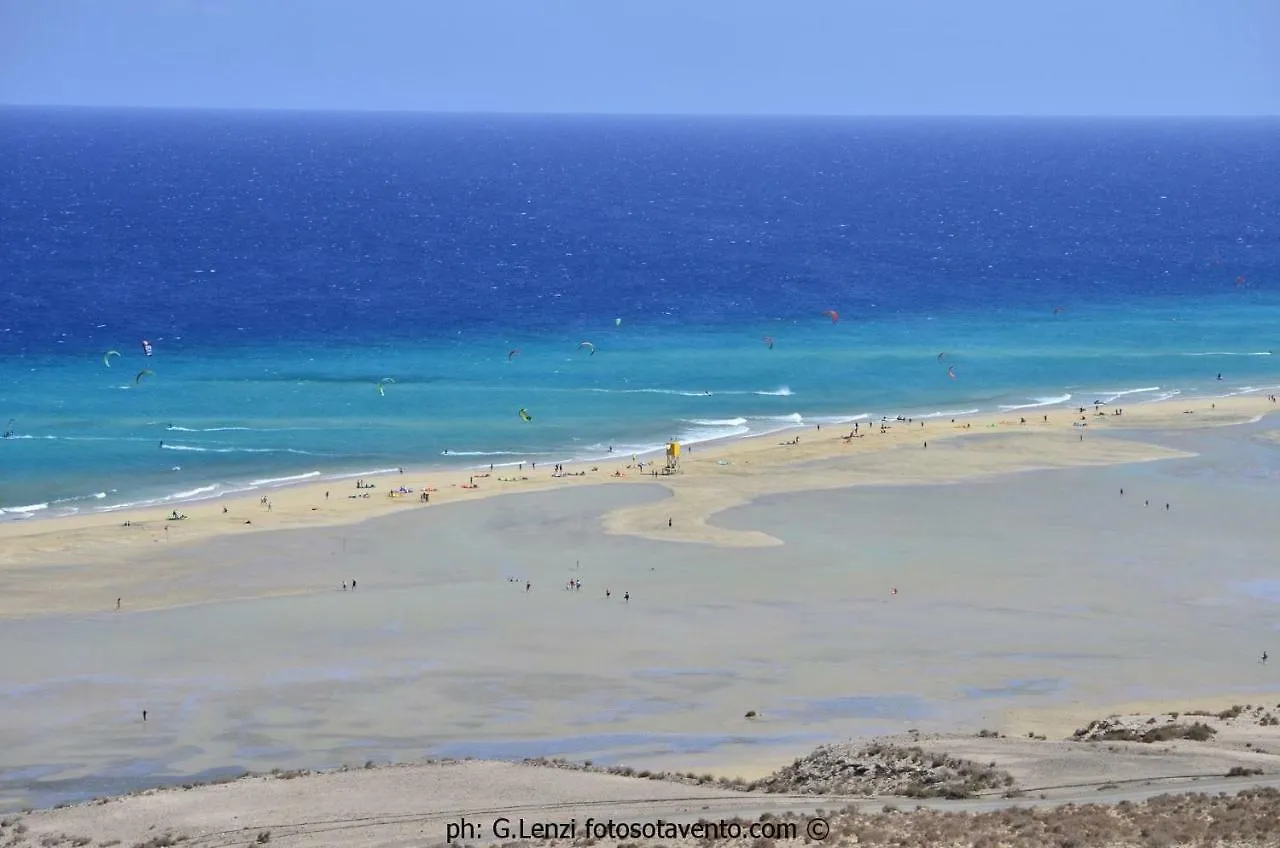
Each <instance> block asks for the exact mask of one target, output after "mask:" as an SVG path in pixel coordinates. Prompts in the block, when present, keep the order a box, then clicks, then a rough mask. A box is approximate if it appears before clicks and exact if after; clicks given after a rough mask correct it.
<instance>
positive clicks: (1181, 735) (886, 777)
mask: <svg viewBox="0 0 1280 848" xmlns="http://www.w3.org/2000/svg"><path fill="white" fill-rule="evenodd" d="M1278 710H1280V707H1266V706H1257V705H1251V704H1245V705H1238V706H1233V707H1230V708H1228V709H1224V710H1221V711H1204V710H1200V711H1194V712H1190V713H1188V712H1181V713H1179V712H1168V713H1158V714H1155V713H1153V714H1134V715H1123V716H1121V715H1112V716H1108V717H1106V718H1103V719H1099V720H1096V721H1093V722H1089V723H1087V724H1086V725H1085V726H1083V727H1081V728H1079V729H1078V730H1077V731H1076V732H1075V733H1074V734H1072V735H1071V736H1070V737H1069V738H1065V739H1056V740H1050V739H1045V738H1043V737H1039V736H1031V737H1026V736H1024V737H1013V738H1011V737H1008V736H1005V735H1003V734H1000V733H997V732H993V731H988V730H984V731H981V732H979V733H973V734H968V735H963V736H954V735H953V736H930V735H922V734H917V733H910V734H906V735H904V736H901V737H895V738H889V739H882V740H873V741H870V742H862V743H855V742H848V743H840V744H834V745H824V746H822V747H820V748H818V749H817V750H815V751H813V752H811V753H810V754H808V755H806V756H804V757H801V758H799V759H797V760H796V761H794V762H793V763H791V764H789V765H787V766H784V767H783V768H781V769H779V770H778V771H776V772H775V773H773V774H772V775H770V776H768V777H766V778H763V779H760V780H756V781H751V782H748V781H743V780H723V779H716V778H713V777H712V776H711V775H697V774H692V773H685V774H667V773H655V772H648V771H636V770H634V769H630V768H626V767H621V766H617V767H601V766H597V765H592V764H589V763H577V764H575V763H570V762H566V761H543V760H531V761H526V762H524V763H515V764H513V763H484V762H453V761H448V762H436V763H426V764H417V765H409V766H395V767H378V768H372V767H370V768H364V769H360V768H354V769H345V770H339V771H334V772H317V773H310V772H279V773H275V774H272V775H263V776H257V777H247V778H243V779H240V780H235V781H230V782H224V783H222V784H220V785H209V786H197V787H187V788H185V789H184V788H176V789H168V790H151V791H148V792H143V793H138V794H137V795H135V796H130V797H126V798H121V799H111V800H106V799H103V800H99V801H95V802H91V803H88V804H82V805H76V806H71V807H66V808H64V809H58V810H50V811H42V812H29V813H24V814H18V815H12V816H9V817H7V818H3V819H0V848H36V846H39V848H64V846H76V847H77V848H79V847H80V846H83V848H110V846H121V848H164V846H176V845H183V846H187V848H212V846H237V848H244V846H257V845H264V844H267V843H270V844H272V845H283V846H294V848H319V846H339V845H340V846H353V847H354V848H361V846H363V848H392V847H393V846H406V848H407V846H411V845H412V846H424V845H444V844H446V842H447V838H446V834H447V831H446V828H447V827H448V826H449V825H450V823H456V822H459V821H464V820H466V821H470V822H472V823H473V824H477V823H478V824H479V827H478V829H477V830H475V831H473V832H468V833H466V834H464V835H463V836H461V837H458V838H455V839H453V844H464V845H468V846H473V847H475V848H478V846H489V845H511V844H519V845H527V846H542V845H551V844H557V845H561V846H563V845H566V844H571V845H576V846H582V848H586V846H594V845H601V846H603V845H623V844H632V845H669V846H671V848H677V846H678V847H679V848H686V846H687V848H695V846H697V848H710V845H711V844H712V843H713V842H714V843H715V844H716V845H721V844H724V845H742V846H750V847H751V848H772V846H773V845H775V844H777V843H782V842H794V841H796V839H793V838H792V837H791V836H788V835H787V833H786V832H785V831H779V828H780V827H782V826H784V825H787V826H789V825H792V824H794V825H795V826H796V828H797V830H796V831H795V834H796V838H798V839H800V840H804V839H805V833H806V830H805V828H807V827H810V826H811V825H812V823H813V822H814V821H816V820H817V819H819V818H820V819H821V821H822V823H823V824H822V827H823V831H822V833H821V834H819V836H820V837H821V838H817V837H815V836H814V834H813V832H811V831H809V832H808V833H809V838H808V840H807V841H808V843H809V844H816V843H818V842H821V844H823V845H824V846H827V845H830V846H837V845H838V846H845V845H873V846H895V848H910V846H920V847H921V848H924V846H930V847H932V846H985V847H986V848H1022V846H1027V848H1031V846H1034V847H1035V848H1042V847H1043V846H1053V848H1071V847H1072V846H1074V848H1130V846H1143V848H1173V846H1215V848H1262V847H1263V846H1275V848H1280V755H1277V754H1272V753H1271V751H1272V750H1276V751H1280V721H1277V719H1276V715H1277V711H1278ZM1197 789H1199V790H1202V791H1200V792H1195V790H1197ZM1175 792H1178V793H1184V794H1172V793H1175ZM1161 793H1165V794H1161ZM873 799H874V800H873ZM824 808H825V809H824ZM499 816H501V817H506V818H507V819H508V820H509V821H511V822H515V821H520V820H527V821H541V822H547V821H568V820H571V819H572V820H576V821H578V822H585V821H586V820H587V819H589V818H591V817H593V816H594V817H596V818H608V817H612V818H615V819H622V820H629V821H632V822H637V821H643V822H654V821H657V820H664V821H667V822H669V823H675V824H677V825H682V826H685V827H686V831H685V832H684V833H680V832H675V833H674V835H672V834H670V833H668V834H666V835H664V836H662V837H655V838H630V837H619V838H607V837H599V836H592V835H588V834H584V833H577V834H574V835H572V836H564V835H562V834H557V835H555V837H554V838H551V837H547V836H546V834H519V833H508V832H502V831H499V830H498V829H497V827H496V825H494V824H493V822H494V821H495V820H496V819H495V817H499ZM700 820H706V821H716V822H720V821H725V822H737V823H741V824H743V825H744V826H746V825H749V824H750V823H752V822H755V823H757V824H759V823H763V824H764V825H765V826H766V831H765V832H760V831H758V830H757V832H756V833H755V834H751V833H750V831H749V830H747V831H744V835H743V836H741V837H731V836H727V835H724V834H719V835H716V836H715V837H714V838H711V837H707V836H705V835H703V836H702V837H701V838H700V837H699V836H698V835H696V834H692V835H691V834H690V833H689V832H688V830H687V827H688V826H689V825H693V824H695V823H697V822H699V821H700ZM486 822H488V824H486Z"/></svg>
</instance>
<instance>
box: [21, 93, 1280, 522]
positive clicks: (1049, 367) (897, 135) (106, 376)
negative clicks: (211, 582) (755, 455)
mask: <svg viewBox="0 0 1280 848" xmlns="http://www.w3.org/2000/svg"><path fill="white" fill-rule="evenodd" d="M1238 278H1243V279H1242V280H1240V279H1238ZM828 310H835V311H837V312H838V313H839V321H838V322H833V321H832V320H831V318H830V317H829V316H828V315H825V314H824V313H826V312H827V311H828ZM1278 328H1280V122H1277V121H1275V120H1251V121H1246V120H1238V121H1172V120H1169V121H1104V120H1095V121H1082V120H1052V121H1051V120H1042V121H1027V120H1021V121H1019V120H994V119H991V120H974V119H966V120H962V119H951V120H940V119H939V120H924V119H919V120H888V119H758V120H757V119H685V118H586V117H582V118H572V117H498V116H470V117H464V116H430V115H386V114H366V115H346V114H306V113H218V112H160V111H158V112H146V111H133V112H129V111H120V112H103V111H92V110H83V111H81V110H40V109H3V110H0V422H8V424H7V427H6V430H9V431H11V432H10V437H9V438H7V439H4V440H0V508H2V510H0V511H3V515H2V516H0V518H8V519H17V518H22V517H29V516H33V515H55V514H65V513H68V512H71V511H75V510H87V509H104V508H112V507H119V506H120V505H123V504H135V503H138V502H142V501H149V500H154V501H160V500H161V499H165V498H171V499H172V498H178V497H182V498H190V497H195V496H210V497H212V496H217V495H219V494H223V493H226V492H229V491H233V490H240V489H246V488H249V487H253V486H258V487H261V486H267V485H274V484H277V483H279V482H282V481H285V480H289V479H299V478H303V477H305V476H308V475H309V476H311V477H319V476H322V475H338V474H344V473H351V474H355V473H360V472H368V471H373V470H377V469H385V468H393V467H397V466H403V465H410V464H430V463H439V464H450V463H465V464H485V465H487V464H488V463H490V462H504V461H511V462H514V461H519V460H521V459H526V458H527V459H533V460H544V461H548V462H550V461H552V460H555V459H568V458H573V457H590V456H598V455H600V454H602V453H603V452H604V451H606V450H607V448H608V447H609V446H610V445H612V446H614V447H615V449H616V450H617V451H619V452H624V453H630V452H635V451H640V450H644V449H648V448H653V447H657V446H659V445H660V444H661V443H662V442H663V441H664V440H665V439H667V438H669V437H672V436H677V437H680V438H682V439H684V440H686V441H690V442H696V441H699V440H706V439H712V438H720V437H735V436H749V435H753V434H760V433H767V432H771V431H777V430H779V429H781V428H787V427H794V426H797V425H799V424H801V423H802V422H809V423H812V422H817V421H836V420H849V419H852V418H854V417H855V416H859V415H870V416H879V415H882V414H888V415H896V414H899V413H903V414H911V415H922V414H930V413H939V414H945V415H953V414H958V413H962V412H967V411H970V410H993V409H996V408H998V407H1001V406H1004V407H1026V408H1032V407H1033V406H1034V405H1037V404H1046V405H1047V404H1056V403H1068V402H1071V403H1076V402H1091V401H1093V400H1095V399H1104V400H1106V399H1116V401H1117V402H1123V403H1127V404H1136V403H1142V402H1146V401H1151V400H1155V399H1158V398H1165V397H1171V396H1175V394H1176V393H1182V394H1183V395H1189V394H1229V393H1231V392H1236V391H1243V390H1247V389H1248V388H1250V387H1266V386H1271V385H1275V384H1277V383H1280V358H1277V357H1272V356H1271V355H1270V353H1271V351H1272V349H1273V348H1277V349H1280V338H1278V335H1280V329H1278ZM766 336H767V337H771V338H772V339H773V345H772V348H771V347H770V346H769V345H768V344H767V343H766V341H765V337H766ZM144 340H146V341H149V342H150V343H151V345H152V349H153V352H154V355H153V356H151V357H146V356H144V354H143V347H142V342H143V341H144ZM584 341H585V342H590V343H591V344H592V345H593V346H594V350H595V353H594V354H592V353H591V348H589V347H584V346H582V345H581V343H582V342H584ZM109 350H116V351H119V353H120V356H118V357H114V356H113V357H110V359H109V361H110V366H109V367H108V366H107V365H106V364H104V354H105V353H106V352H107V351H109ZM513 350H518V351H519V353H518V354H515V355H511V351H513ZM943 352H945V353H946V356H945V357H944V358H942V359H941V360H940V359H939V358H938V355H939V354H940V353H943ZM948 368H953V369H954V372H953V373H954V374H955V377H954V378H952V377H950V376H948V370H947V369H948ZM143 369H148V370H149V371H151V372H152V373H151V374H148V375H144V376H142V377H141V379H139V378H138V374H139V372H141V371H142V370H143ZM1219 373H1221V374H1222V376H1223V380H1222V381H1221V382H1220V381H1218V380H1217V379H1216V377H1217V375H1218V374H1219ZM388 378H390V380H394V382H390V381H387V382H385V383H382V387H381V389H379V383H380V382H381V381H384V380H387V379H388ZM1126 392H1128V393H1130V394H1123V393H1126ZM1120 398H1123V401H1120ZM522 408H523V409H526V410H527V411H528V412H529V414H530V415H531V416H532V420H531V421H524V420H522V418H521V417H520V415H519V410H520V409H522ZM162 441H163V446H161V442H162ZM445 450H447V451H449V454H448V455H447V456H443V455H442V451H445ZM166 502H167V501H166Z"/></svg>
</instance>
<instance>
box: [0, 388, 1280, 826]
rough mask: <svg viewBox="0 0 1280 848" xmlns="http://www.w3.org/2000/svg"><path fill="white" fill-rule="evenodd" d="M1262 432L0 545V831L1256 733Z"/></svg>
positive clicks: (696, 468)
mask: <svg viewBox="0 0 1280 848" xmlns="http://www.w3.org/2000/svg"><path fill="white" fill-rule="evenodd" d="M1106 409H1107V407H1103V410H1106ZM1274 409H1275V405H1274V404H1272V403H1271V402H1270V401H1269V400H1268V399H1267V398H1266V396H1265V395H1262V396H1241V397H1236V398H1227V399H1218V400H1213V401H1210V400H1204V401H1194V402H1192V401H1185V400H1184V401H1182V402H1181V403H1172V404H1170V403H1165V404H1151V405H1148V406H1137V407H1133V408H1125V411H1124V415H1123V416H1119V417H1117V416H1114V415H1110V414H1103V415H1100V416H1095V415H1093V414H1092V409H1090V410H1089V412H1088V413H1087V414H1086V415H1087V417H1086V419H1085V420H1086V421H1087V424H1088V426H1087V427H1080V426H1076V425H1077V424H1078V423H1082V422H1080V415H1079V413H1076V412H1073V411H1071V410H1062V409H1054V410H1032V412H1035V413H1036V415H1035V416H1032V415H1027V416H1026V423H1025V424H1023V423H1021V420H1020V416H1018V415H1016V414H1008V413H1006V414H1004V415H1000V416H989V417H982V416H969V417H965V418H958V419H957V420H956V422H955V423H954V424H953V423H952V422H950V421H949V420H945V419H944V420H939V419H931V420H928V421H926V422H925V424H924V426H923V427H921V426H920V422H919V421H914V422H910V423H908V422H905V421H890V422H887V423H888V424H889V425H890V426H889V429H888V430H887V431H886V432H884V433H883V434H882V433H881V432H880V431H879V426H878V424H879V422H871V423H870V424H868V423H867V422H863V423H862V424H861V426H860V427H859V432H860V433H862V434H865V435H861V436H859V437H858V438H853V439H848V440H846V439H845V438H844V437H845V436H847V435H848V432H849V429H851V428H850V427H843V428H838V427H825V426H824V427H823V428H822V430H821V431H817V430H816V429H807V430H804V431H801V432H797V433H794V434H793V433H788V434H784V435H783V436H782V437H781V438H762V439H755V440H749V441H744V442H734V443H726V444H723V445H706V446H697V447H696V448H695V449H694V451H693V452H692V453H691V454H689V455H687V456H685V457H684V458H683V459H682V462H681V473H680V474H678V475H674V476H671V477H662V478H658V479H654V478H652V477H649V476H646V475H644V474H642V473H640V472H639V471H638V470H637V469H635V468H631V467H628V466H629V465H631V464H632V463H631V460H630V457H625V458H619V459H618V460H616V461H614V462H613V463H596V464H594V465H591V466H586V467H575V466H572V465H570V466H568V467H567V468H566V470H567V471H568V472H570V473H571V474H576V473H578V472H585V474H584V475H583V476H564V477H555V476H553V474H552V469H551V468H550V467H544V466H543V465H542V464H541V463H540V464H539V465H538V467H537V469H533V468H531V467H526V469H525V470H524V471H523V472H520V471H501V472H500V471H495V472H494V473H493V475H492V476H490V477H483V476H479V477H477V478H476V479H475V484H477V486H478V488H475V489H471V488H463V484H469V482H470V481H469V477H470V475H469V474H468V475H465V476H464V475H462V474H459V473H456V472H455V473H453V474H442V473H439V472H435V471H431V470H429V469H414V468H408V467H406V469H405V471H404V473H403V474H402V475H401V474H395V475H390V476H386V477H382V478H378V479H374V480H372V481H370V482H372V483H373V484H374V485H375V486H376V488H375V489H372V490H359V491H358V492H357V490H355V489H354V488H352V487H350V486H349V487H348V488H347V489H345V490H338V489H336V488H335V487H332V486H331V487H330V489H329V497H328V498H327V499H326V498H325V490H324V489H323V488H318V487H314V486H300V487H295V488H287V489H280V490H276V491H273V492H271V493H270V494H269V496H268V497H269V498H270V501H271V505H270V509H269V510H268V508H267V507H266V506H265V505H262V504H260V503H258V502H257V501H256V499H255V500H251V501H248V502H245V501H235V500H229V501H225V502H223V501H211V502H203V503H196V504H191V505H186V506H182V507H179V509H180V510H181V511H182V512H183V513H185V514H187V515H188V516H189V518H188V519H187V520H184V521H168V522H167V521H165V520H164V514H163V513H159V511H155V512H153V513H137V514H133V515H130V514H126V513H114V514H111V515H105V516H77V517H74V518H68V519H60V520H56V521H55V520H50V521H29V522H22V523H9V524H5V525H3V526H0V540H3V544H2V545H0V563H2V564H0V579H3V580H4V585H5V587H6V591H5V592H4V593H3V595H2V596H0V632H2V633H3V638H4V640H5V644H6V645H19V646H21V650H17V651H8V652H6V653H5V656H4V659H3V660H0V679H2V680H3V681H4V690H3V699H4V701H3V702H4V704H5V715H6V722H5V727H4V729H3V731H0V732H3V734H4V737H5V739H4V741H5V744H4V745H3V746H2V747H0V804H2V805H3V806H4V807H6V808H18V807H21V806H24V805H31V806H47V805H51V804H54V803H58V802H60V801H66V800H78V799H85V798H90V797H94V796H103V795H113V794H118V793H122V792H127V791H132V790H134V789H138V788H142V787H145V786H149V785H162V784H174V783H183V782H188V781H192V780H201V779H208V778H212V777H218V776H221V775H230V774H236V773H240V772H241V771H243V770H244V769H250V770H258V771H267V770H270V769H272V768H283V769H290V768H330V767H335V766H339V765H343V764H346V765H351V766H359V765H362V764H364V763H365V762H366V761H370V760H372V761H375V762H405V761H413V760H417V759H421V758H423V757H467V756H472V757H477V758H485V759H519V758H523V757H533V756H564V757H569V758H573V759H594V760H595V761H597V762H600V763H626V764H628V765H634V766H638V767H646V768H659V767H661V768H676V767H678V768H680V769H691V770H695V771H698V772H703V771H706V772H711V773H714V774H718V775H724V776H742V777H746V778H752V777H757V776H761V775H764V774H766V773H768V772H771V771H773V770H774V769H776V768H777V767H778V766H779V765H781V764H783V763H786V762H788V761H790V760H791V759H793V758H794V757H795V756H797V755H798V754H799V753H802V752H804V751H806V750H808V749H810V748H812V747H813V746H814V745H816V744H819V743H821V742H825V741H830V740H834V739H842V738H848V737H866V736H872V735H879V734H887V733H901V732H904V731H906V730H908V729H911V728H917V729H920V730H922V731H924V732H929V733H944V732H952V731H955V730H957V729H962V730H966V731H972V730H973V729H974V728H976V727H996V728H1000V729H1002V730H1006V731H1007V732H1008V733H1010V734H1022V735H1025V733H1027V732H1033V733H1034V732H1042V731H1044V730H1045V729H1050V728H1051V729H1053V730H1054V738H1057V737H1058V736H1060V735H1061V733H1060V732H1059V731H1066V730H1067V728H1068V726H1069V725H1072V724H1073V723H1074V722H1078V721H1081V720H1082V719H1084V720H1087V718H1088V717H1089V716H1094V715H1096V714H1098V713H1099V711H1104V710H1105V708H1106V707H1107V705H1114V704H1119V703H1123V702H1144V703H1147V704H1157V703H1167V702H1168V701H1169V700H1170V699H1174V700H1179V701H1181V700H1187V701H1188V702H1190V701H1191V700H1194V699H1196V698H1202V699H1210V700H1213V699H1217V701H1221V700H1222V699H1224V698H1227V699H1231V698H1236V699H1239V698H1242V697H1244V696H1246V695H1251V696H1253V697H1258V698H1262V697H1264V694H1263V693H1268V692H1276V691H1278V690H1280V680H1278V679H1277V678H1276V667H1275V665H1274V662H1273V663H1271V664H1263V663H1261V662H1259V655H1260V653H1261V651H1263V650H1266V649H1267V648H1268V647H1269V645H1270V644H1271V642H1272V640H1274V638H1275V633H1276V631H1275V626H1274V623H1273V619H1274V610H1275V606H1274V605H1275V602H1276V600H1277V598H1280V588H1277V586H1276V584H1275V581H1274V577H1273V575H1272V573H1271V569H1270V565H1269V564H1270V562H1271V559H1272V558H1273V556H1274V552H1273V543H1272V541H1271V540H1272V538H1273V537H1272V535H1271V534H1269V533H1268V530H1269V528H1270V526H1271V523H1272V522H1273V521H1274V519H1273V516H1274V514H1275V508H1276V506H1277V503H1276V495H1275V494H1274V491H1273V489H1274V486H1273V483H1274V480H1275V479H1276V477H1277V475H1278V474H1280V457H1277V456H1276V455H1275V447H1274V442H1273V441H1271V439H1272V438H1273V436H1274V433H1273V432H1272V431H1271V430H1270V429H1269V422H1270V419H1267V418H1265V417H1264V416H1266V414H1267V413H1269V412H1271V411H1273V410H1274ZM1188 410H1190V412H1188ZM1041 415H1047V416H1048V418H1049V420H1048V421H1047V422H1045V421H1043V420H1041V419H1040V416H1041ZM1250 422H1252V423H1250ZM1226 425H1238V426H1226ZM797 435H798V436H799V443H798V444H780V442H781V443H785V442H789V441H790V440H791V439H793V438H795V437H796V436H797ZM1081 436H1083V439H1082V438H1081ZM925 442H927V443H928V446H927V447H925ZM593 469H594V470H593ZM1014 472H1020V473H1014ZM481 473H484V472H481ZM615 474H617V475H621V476H614V475H615ZM503 477H505V478H515V479H514V480H509V481H506V482H504V481H502V480H500V479H499V478H503ZM400 485H404V486H406V487H408V488H413V489H415V490H418V489H421V488H422V487H424V486H426V485H429V486H430V488H432V489H434V491H433V492H431V502H430V504H422V503H420V502H419V501H418V500H417V493H416V492H415V493H414V494H411V495H408V496H406V497H405V498H403V499H401V498H396V499H392V498H388V497H387V496H386V492H387V491H388V490H389V489H394V488H396V487H398V486H400ZM1121 490H1123V494H1121ZM365 493H368V494H370V495H371V496H370V497H369V498H363V497H356V498H351V497H350V496H351V495H353V494H357V495H358V494H365ZM224 505H225V506H226V507H227V512H226V513H225V514H224V513H223V512H222V508H223V506H224ZM1166 505H1167V506H1166ZM126 521H127V522H129V524H130V526H127V527H126V526H121V525H122V524H123V523H124V522H126ZM246 521H251V522H252V524H245V523H244V522H246ZM165 528H168V529H167V530H166V529H165ZM571 580H572V581H581V584H582V588H581V589H580V590H578V589H574V590H570V589H568V588H567V586H568V585H569V581H571ZM353 581H355V582H356V583H357V584H358V585H357V587H356V588H355V590H354V591H353V590H352V589H351V585H352V582H353ZM343 584H347V588H346V589H344V588H343ZM117 598H119V599H120V609H119V610H117V609H116V599H117ZM1265 697H1269V698H1271V699H1272V702H1280V697H1276V696H1274V695H1270V696H1265ZM143 710H146V711H147V713H148V716H147V720H146V721H145V722H144V721H143V720H142V711H143ZM748 711H754V712H756V713H757V716H756V717H754V718H751V719H748V718H745V714H746V713H747V712H748ZM1068 732H1069V731H1068Z"/></svg>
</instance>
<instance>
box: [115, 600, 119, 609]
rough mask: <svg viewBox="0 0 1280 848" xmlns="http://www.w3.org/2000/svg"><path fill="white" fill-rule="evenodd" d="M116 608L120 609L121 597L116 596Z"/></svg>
mask: <svg viewBox="0 0 1280 848" xmlns="http://www.w3.org/2000/svg"><path fill="white" fill-rule="evenodd" d="M116 609H120V599H119V598H116Z"/></svg>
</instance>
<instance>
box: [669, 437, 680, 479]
mask: <svg viewBox="0 0 1280 848" xmlns="http://www.w3.org/2000/svg"><path fill="white" fill-rule="evenodd" d="M679 467H680V443H679V442H676V441H670V442H667V471H668V472H672V471H675V470H677V469H678V468H679Z"/></svg>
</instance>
